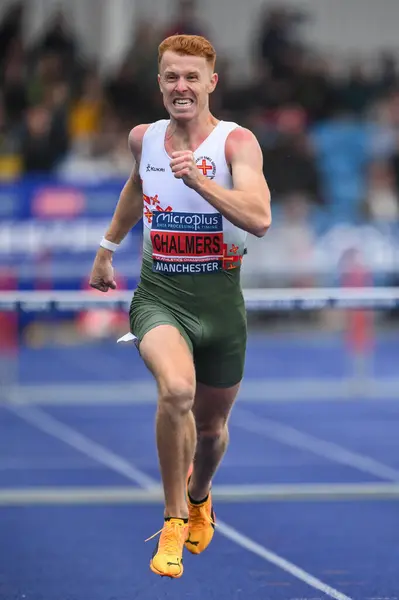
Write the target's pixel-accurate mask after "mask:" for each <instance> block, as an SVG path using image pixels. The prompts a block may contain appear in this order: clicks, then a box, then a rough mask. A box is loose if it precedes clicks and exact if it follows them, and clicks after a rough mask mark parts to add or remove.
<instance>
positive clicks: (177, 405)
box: [159, 378, 195, 417]
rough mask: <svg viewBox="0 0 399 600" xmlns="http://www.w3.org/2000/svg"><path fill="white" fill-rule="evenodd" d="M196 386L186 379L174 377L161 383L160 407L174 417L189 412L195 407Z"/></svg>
mask: <svg viewBox="0 0 399 600" xmlns="http://www.w3.org/2000/svg"><path fill="white" fill-rule="evenodd" d="M194 394H195V388H194V385H193V384H192V383H191V382H190V381H188V380H185V379H177V378H176V379H173V380H170V381H168V382H165V383H163V384H162V385H160V393H159V408H160V410H163V411H166V412H168V413H170V414H171V415H172V416H174V417H179V416H182V415H185V414H187V413H188V412H189V411H190V410H191V409H192V407H193V403H194Z"/></svg>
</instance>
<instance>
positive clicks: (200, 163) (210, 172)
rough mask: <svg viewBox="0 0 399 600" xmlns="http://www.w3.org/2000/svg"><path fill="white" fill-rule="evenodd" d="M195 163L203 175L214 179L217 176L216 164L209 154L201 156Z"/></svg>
mask: <svg viewBox="0 0 399 600" xmlns="http://www.w3.org/2000/svg"><path fill="white" fill-rule="evenodd" d="M195 164H196V165H197V169H199V170H200V171H201V173H202V174H203V175H205V176H206V177H208V179H213V178H214V177H215V175H216V165H215V162H214V161H213V160H212V159H211V158H209V156H200V157H199V158H197V160H196V161H195Z"/></svg>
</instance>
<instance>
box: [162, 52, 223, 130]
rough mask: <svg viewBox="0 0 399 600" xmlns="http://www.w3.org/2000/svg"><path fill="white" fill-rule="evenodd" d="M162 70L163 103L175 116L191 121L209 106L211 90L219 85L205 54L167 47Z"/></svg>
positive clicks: (173, 116)
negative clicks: (180, 52) (176, 50)
mask: <svg viewBox="0 0 399 600" xmlns="http://www.w3.org/2000/svg"><path fill="white" fill-rule="evenodd" d="M159 71H160V73H159V75H158V83H159V87H160V90H161V93H162V96H163V103H164V106H165V108H166V110H167V111H168V113H169V115H170V116H171V117H172V118H173V119H175V120H176V121H190V120H192V119H195V118H196V117H197V116H198V115H200V114H201V113H202V112H203V111H204V110H206V109H208V107H209V94H211V93H212V92H213V90H214V89H215V87H216V84H217V81H218V76H217V74H216V73H213V72H212V69H211V67H210V65H209V64H208V63H207V61H206V59H205V58H203V57H202V56H188V55H180V54H177V53H176V52H172V51H170V50H167V51H166V52H165V54H164V55H163V57H162V60H161V64H160V68H159Z"/></svg>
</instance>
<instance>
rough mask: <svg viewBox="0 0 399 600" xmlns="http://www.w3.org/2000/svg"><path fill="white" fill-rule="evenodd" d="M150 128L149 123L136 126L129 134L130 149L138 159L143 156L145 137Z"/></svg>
mask: <svg viewBox="0 0 399 600" xmlns="http://www.w3.org/2000/svg"><path fill="white" fill-rule="evenodd" d="M149 126H150V124H149V123H146V124H143V125H136V127H133V129H132V130H131V131H130V133H129V148H130V151H131V152H132V154H133V156H134V157H135V158H136V159H137V158H138V157H139V156H140V155H141V148H142V145H143V137H144V134H145V132H146V131H147V129H148V128H149Z"/></svg>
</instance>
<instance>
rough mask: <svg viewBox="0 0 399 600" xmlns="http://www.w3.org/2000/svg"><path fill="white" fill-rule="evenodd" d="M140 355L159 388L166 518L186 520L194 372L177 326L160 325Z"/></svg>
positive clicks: (148, 336)
mask: <svg viewBox="0 0 399 600" xmlns="http://www.w3.org/2000/svg"><path fill="white" fill-rule="evenodd" d="M140 354H141V356H142V358H143V360H144V362H145V363H146V365H147V367H148V368H149V369H150V371H151V372H152V373H153V375H154V377H155V379H156V382H157V387H158V406H157V414H156V441H157V449H158V457H159V463H160V469H161V475H162V483H163V488H164V494H165V517H180V518H187V517H188V508H187V501H186V479H187V472H188V470H189V467H190V464H191V463H192V460H193V456H194V451H195V444H196V429H195V423H194V417H193V413H192V411H191V409H192V407H193V403H194V395H195V388H196V384H195V369H194V363H193V358H192V354H191V352H190V349H189V347H188V345H187V343H186V341H185V339H184V338H183V336H182V335H181V333H180V332H179V330H178V329H177V328H176V327H173V326H171V325H159V326H157V327H155V328H153V329H151V330H150V331H149V332H148V333H146V334H145V335H144V337H143V339H142V341H141V343H140Z"/></svg>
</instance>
